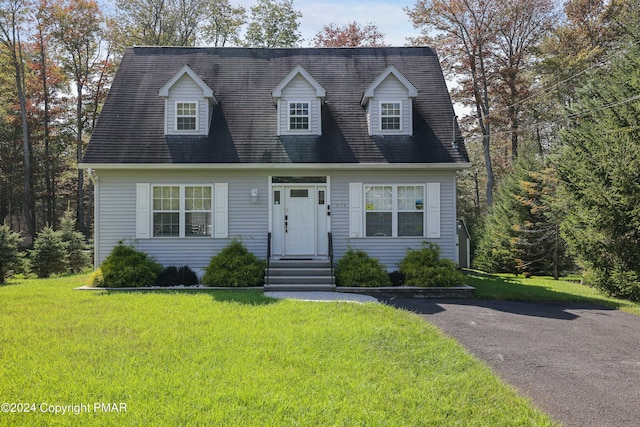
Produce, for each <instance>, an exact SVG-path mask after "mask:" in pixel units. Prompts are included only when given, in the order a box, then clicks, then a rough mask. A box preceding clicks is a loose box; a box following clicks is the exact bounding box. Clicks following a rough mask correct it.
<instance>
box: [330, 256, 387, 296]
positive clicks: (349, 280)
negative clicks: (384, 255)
mask: <svg viewBox="0 0 640 427" xmlns="http://www.w3.org/2000/svg"><path fill="white" fill-rule="evenodd" d="M336 284H337V285H338V286H361V287H377V286H391V280H389V275H388V274H387V270H386V269H385V267H384V266H383V265H382V264H381V263H380V261H378V260H377V259H375V258H371V257H369V255H367V253H366V252H364V251H362V250H359V249H352V248H349V249H348V250H347V252H345V254H344V256H343V257H342V258H340V261H338V264H337V265H336Z"/></svg>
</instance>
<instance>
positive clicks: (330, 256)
mask: <svg viewBox="0 0 640 427" xmlns="http://www.w3.org/2000/svg"><path fill="white" fill-rule="evenodd" d="M328 238H329V264H331V285H332V286H335V284H336V283H335V281H336V279H335V277H334V275H333V234H331V232H329V233H328Z"/></svg>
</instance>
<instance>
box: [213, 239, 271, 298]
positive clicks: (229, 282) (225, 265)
mask: <svg viewBox="0 0 640 427" xmlns="http://www.w3.org/2000/svg"><path fill="white" fill-rule="evenodd" d="M265 267H266V263H265V261H261V260H258V258H256V256H255V255H254V254H252V253H251V252H249V250H247V248H246V247H245V246H244V245H243V244H242V242H240V241H239V240H235V239H234V240H231V241H230V242H229V244H228V245H227V246H226V247H225V248H224V249H222V250H221V251H220V252H219V253H218V254H217V255H215V256H213V257H212V258H211V261H210V262H209V266H208V267H207V270H206V271H205V273H204V276H203V277H202V283H203V284H205V285H207V286H225V287H245V286H261V285H263V284H264V269H265Z"/></svg>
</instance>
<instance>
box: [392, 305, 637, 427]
mask: <svg viewBox="0 0 640 427" xmlns="http://www.w3.org/2000/svg"><path fill="white" fill-rule="evenodd" d="M383 302H385V303H387V304H390V305H393V306H395V307H399V308H405V309H407V310H410V311H413V312H415V313H418V314H419V315H420V316H421V317H422V318H424V319H425V320H426V321H428V322H431V323H433V324H435V325H437V326H438V327H439V328H440V329H442V330H443V331H444V332H445V333H446V334H448V335H450V336H452V337H454V338H455V339H456V340H458V341H459V342H460V343H461V344H462V345H463V346H465V347H466V348H467V349H468V350H469V351H470V352H471V353H472V354H474V355H475V356H476V357H478V358H479V359H481V360H483V361H484V362H486V363H487V364H488V365H489V366H490V367H491V368H492V369H493V370H494V372H496V373H497V374H498V375H499V376H500V377H501V378H502V379H503V380H504V381H506V382H508V383H509V384H511V385H512V386H514V387H515V388H516V389H517V390H518V391H519V392H521V393H522V394H524V395H526V396H528V397H529V398H530V399H531V400H532V401H533V402H534V404H535V405H537V406H538V407H539V408H541V409H542V410H544V411H545V412H546V413H547V414H549V415H550V416H551V417H552V418H553V419H555V420H556V421H558V422H560V423H562V424H563V425H564V426H598V427H601V426H640V317H639V316H634V315H631V314H627V313H624V312H620V311H617V310H612V309H608V308H606V307H601V306H596V305H590V304H577V303H524V302H505V301H479V300H427V299H408V298H387V299H386V300H383Z"/></svg>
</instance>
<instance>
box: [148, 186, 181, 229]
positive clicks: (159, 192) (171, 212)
mask: <svg viewBox="0 0 640 427" xmlns="http://www.w3.org/2000/svg"><path fill="white" fill-rule="evenodd" d="M153 235H154V236H158V237H160V236H179V235H180V187H178V186H168V185H167V186H158V187H153Z"/></svg>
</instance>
